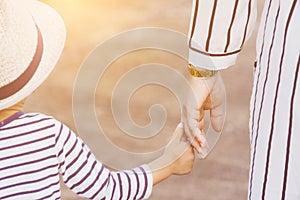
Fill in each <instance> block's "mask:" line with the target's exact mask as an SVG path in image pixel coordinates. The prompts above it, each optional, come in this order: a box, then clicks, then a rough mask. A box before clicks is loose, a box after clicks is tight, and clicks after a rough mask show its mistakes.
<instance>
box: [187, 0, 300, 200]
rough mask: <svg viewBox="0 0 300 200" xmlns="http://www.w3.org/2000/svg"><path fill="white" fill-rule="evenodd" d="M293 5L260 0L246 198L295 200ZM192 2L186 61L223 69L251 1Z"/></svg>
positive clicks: (299, 57) (299, 176) (299, 166)
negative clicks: (261, 7)
mask: <svg viewBox="0 0 300 200" xmlns="http://www.w3.org/2000/svg"><path fill="white" fill-rule="evenodd" d="M222 4H223V5H222ZM299 4H300V2H299V0H267V1H265V6H264V10H263V13H262V18H261V23H260V28H259V32H258V35H257V56H256V59H257V67H256V69H255V73H254V84H253V92H252V98H251V105H250V107H251V116H250V123H249V127H250V141H251V157H250V161H251V163H250V173H249V195H248V199H249V200H250V199H251V200H257V199H262V200H265V199H266V200H279V199H281V200H294V199H300V103H299V102H300V80H299V79H300V77H299V68H300V39H299V37H300V5H299ZM194 5H195V6H194V9H195V12H194V15H193V16H192V19H191V21H192V22H191V30H190V43H189V45H190V62H191V63H192V64H194V65H196V66H199V67H202V68H208V69H223V68H227V67H229V66H230V65H232V64H233V63H234V62H235V57H236V55H237V54H238V52H239V51H240V49H241V47H242V46H243V44H244V42H245V41H246V40H247V38H248V37H249V35H250V33H251V30H252V29H253V25H254V23H253V19H254V18H255V15H256V2H255V0H238V1H235V0H228V1H218V0H214V1H205V0H203V1H201V0H195V1H194ZM247 8H248V9H247ZM229 54H231V55H229Z"/></svg>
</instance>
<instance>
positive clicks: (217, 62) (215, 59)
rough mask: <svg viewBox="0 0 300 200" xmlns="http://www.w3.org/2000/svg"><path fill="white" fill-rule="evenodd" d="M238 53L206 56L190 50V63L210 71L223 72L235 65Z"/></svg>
mask: <svg viewBox="0 0 300 200" xmlns="http://www.w3.org/2000/svg"><path fill="white" fill-rule="evenodd" d="M237 56H238V52H234V53H232V54H230V53H229V54H220V55H217V54H206V53H202V52H197V51H195V50H193V49H189V63H190V64H192V65H194V66H195V67H199V68H202V69H208V70H222V69H226V68H228V67H230V66H232V65H234V64H235V62H236V59H237Z"/></svg>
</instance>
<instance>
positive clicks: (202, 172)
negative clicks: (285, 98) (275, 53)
mask: <svg viewBox="0 0 300 200" xmlns="http://www.w3.org/2000/svg"><path fill="white" fill-rule="evenodd" d="M44 2H46V3H48V4H49V5H51V6H52V7H54V8H55V9H56V10H57V11H58V12H59V13H60V14H61V15H62V17H63V19H64V20H65V23H66V27H67V41H66V46H65V49H64V52H63V54H62V57H61V59H60V61H59V63H58V65H57V67H56V69H55V70H54V72H53V73H52V74H51V76H50V77H49V79H48V80H47V81H46V82H45V84H43V85H42V86H41V87H40V88H39V89H38V90H37V91H36V92H35V93H34V94H33V95H32V96H31V97H30V98H29V99H28V102H27V104H26V111H34V112H36V111H39V112H44V113H46V114H49V115H53V116H55V117H56V118H57V119H59V120H61V121H63V122H64V123H65V124H67V125H68V126H70V127H71V128H72V129H73V130H76V127H75V122H74V120H73V113H72V91H73V84H74V81H75V79H76V74H77V73H78V71H79V69H80V65H81V63H82V62H83V60H84V59H85V58H86V57H87V56H88V54H89V52H91V51H92V50H93V49H94V48H95V47H96V46H97V45H98V44H100V43H101V42H104V41H105V40H107V39H109V38H111V37H112V36H114V35H115V34H118V33H120V32H123V31H127V30H130V29H134V28H138V27H161V28H168V29H174V30H176V31H179V32H182V33H184V34H187V32H188V27H189V18H190V14H191V7H192V1H185V0H177V1H172V0H160V1H141V0H122V1H120V0H119V1H118V0H90V1H86V0H44ZM259 6H260V7H261V5H259ZM254 36H255V34H254ZM115 48H118V47H115ZM254 49H255V39H254V37H252V39H251V40H250V41H249V42H248V43H247V45H246V46H245V48H244V49H243V51H242V53H241V55H240V56H239V58H238V61H237V64H236V65H235V66H234V67H231V68H230V69H228V70H226V71H224V72H222V76H223V79H224V82H225V86H226V90H227V117H226V123H225V127H224V130H223V134H222V136H221V138H220V140H219V142H218V145H217V146H216V148H215V149H214V150H213V152H212V153H211V154H210V155H209V157H208V158H207V159H206V160H198V159H197V160H196V163H195V167H194V170H193V172H192V173H191V174H189V175H187V176H183V177H176V176H174V177H171V178H170V179H168V180H166V181H164V182H163V183H161V184H159V185H157V186H156V187H155V188H154V190H153V195H152V196H151V198H150V199H153V200H159V199H162V200H165V199H175V200H177V199H178V200H181V199H183V200H196V199H197V200H198V199H206V200H214V199H218V200H220V199H221V200H240V199H246V197H247V185H248V168H249V136H248V117H249V110H248V109H249V108H248V104H249V99H250V95H251V87H252V64H253V61H254V57H255V54H254V53H255V52H254V51H255V50H254ZM153 61H156V62H164V63H166V64H169V65H170V66H172V67H174V68H175V69H177V70H179V71H180V70H182V69H184V67H185V66H183V62H182V61H180V60H178V59H174V58H173V57H172V56H170V55H166V54H163V55H161V54H159V53H157V52H153V51H150V50H149V51H147V50H145V51H143V52H141V53H138V52H137V53H135V54H131V55H128V56H126V57H124V58H121V59H120V60H118V61H117V62H115V63H114V64H113V65H112V66H111V68H110V69H109V70H108V71H107V73H106V74H105V76H104V77H103V79H102V80H101V86H98V89H97V93H96V110H97V111H96V112H97V113H96V114H97V116H98V119H99V120H100V121H101V123H103V124H105V131H106V132H108V133H109V134H108V137H109V138H110V139H112V140H113V141H115V142H116V144H117V145H118V146H120V147H121V148H124V149H126V148H129V149H130V148H131V149H132V147H133V150H135V151H145V149H146V150H147V151H148V150H149V149H152V148H157V147H160V146H161V145H164V144H165V143H166V142H167V140H168V138H169V136H170V135H168V134H167V135H163V136H161V135H158V136H157V137H154V138H152V139H151V141H147V144H145V143H136V141H131V140H130V139H129V138H127V137H125V136H123V135H122V133H121V132H120V130H118V128H117V127H116V124H115V122H114V121H113V118H112V114H111V109H110V99H111V91H112V89H113V87H114V85H115V84H116V82H117V81H118V79H119V78H120V77H121V76H122V75H123V74H124V73H126V72H127V71H129V70H131V69H132V68H133V67H134V66H137V65H139V64H145V63H149V62H153ZM122 66H123V67H122ZM154 94H159V95H154ZM132 99H133V100H132V102H131V104H130V110H131V114H132V118H133V119H134V120H135V121H136V123H137V124H140V125H145V124H147V123H148V122H149V118H148V116H147V110H148V108H149V106H151V105H152V104H155V103H159V104H163V105H165V107H166V111H167V113H168V118H167V121H166V124H165V128H164V129H163V131H164V132H166V133H170V134H171V132H172V130H173V129H174V127H175V126H176V123H177V122H178V120H179V114H180V113H179V109H178V105H177V103H176V99H175V98H174V97H173V96H172V94H171V93H170V92H169V91H167V90H165V89H163V88H160V87H158V86H147V87H145V88H143V90H142V91H141V92H137V93H135V94H134V95H133V97H132ZM81 120H82V121H83V123H86V124H88V123H89V122H88V119H81ZM84 120H86V121H84ZM80 136H82V137H83V139H84V140H85V142H86V143H87V144H88V145H91V148H92V150H93V152H95V154H96V155H98V153H99V151H101V147H99V148H97V145H94V143H95V140H94V138H92V136H91V137H89V135H85V136H84V135H80ZM96 142H97V141H96ZM147 145H148V146H147ZM149 145H150V146H149ZM108 156H115V155H110V154H108ZM98 159H99V160H101V157H98ZM116 159H117V158H116ZM62 198H63V199H66V200H67V199H80V198H79V197H77V196H76V195H75V194H73V193H72V192H71V191H69V190H68V189H67V188H66V187H65V186H63V193H62Z"/></svg>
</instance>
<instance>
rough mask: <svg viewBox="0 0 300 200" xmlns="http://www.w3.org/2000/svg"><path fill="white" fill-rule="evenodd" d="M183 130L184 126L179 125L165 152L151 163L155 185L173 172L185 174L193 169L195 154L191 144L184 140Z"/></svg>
mask: <svg viewBox="0 0 300 200" xmlns="http://www.w3.org/2000/svg"><path fill="white" fill-rule="evenodd" d="M183 132H184V131H183V128H182V126H177V128H176V130H175V132H174V135H173V138H172V140H171V141H170V143H169V144H168V145H167V147H166V149H165V152H164V154H163V155H162V156H161V157H159V158H158V159H156V160H154V161H153V162H152V163H150V164H149V166H150V168H151V170H152V173H153V184H154V185H155V184H156V183H159V182H160V181H162V180H164V179H166V178H168V177H169V176H170V175H172V174H174V175H183V174H188V173H190V172H191V171H192V169H193V165H194V159H195V155H194V151H193V148H192V147H191V145H190V144H189V143H187V142H186V141H184V140H183V137H185V136H184V134H183Z"/></svg>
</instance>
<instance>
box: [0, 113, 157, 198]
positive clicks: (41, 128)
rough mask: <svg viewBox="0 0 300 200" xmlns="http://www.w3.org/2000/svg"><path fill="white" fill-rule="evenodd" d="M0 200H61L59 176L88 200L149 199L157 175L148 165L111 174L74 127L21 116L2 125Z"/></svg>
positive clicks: (40, 117) (42, 118)
mask: <svg viewBox="0 0 300 200" xmlns="http://www.w3.org/2000/svg"><path fill="white" fill-rule="evenodd" d="M0 133H1V134H0V163H1V164H0V191H1V192H0V199H1V200H2V199H3V200H5V199H20V198H22V199H60V183H59V174H61V176H62V179H63V181H64V182H65V183H66V185H67V186H68V187H69V188H70V189H71V190H72V191H74V192H75V193H77V194H78V195H80V196H82V197H85V198H88V199H144V198H147V197H149V195H150V193H151V190H152V175H151V173H150V172H149V168H148V166H146V165H144V166H141V167H139V168H137V169H134V170H130V171H120V172H110V171H109V170H108V169H106V168H105V167H104V166H103V165H102V164H101V163H100V162H99V161H97V160H96V158H95V157H94V155H93V154H92V153H91V151H90V150H89V149H88V147H87V146H86V145H85V144H84V143H83V142H82V141H81V139H80V138H78V137H77V136H76V135H75V134H74V133H73V132H72V131H71V130H70V129H69V128H68V127H66V126H65V125H64V124H62V123H60V122H58V121H56V120H55V119H53V118H51V117H47V116H44V115H41V114H23V113H17V114H15V115H14V116H12V117H10V118H9V119H7V120H5V121H4V122H2V123H1V125H0Z"/></svg>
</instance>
